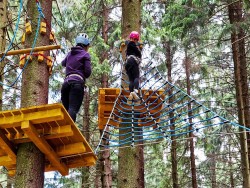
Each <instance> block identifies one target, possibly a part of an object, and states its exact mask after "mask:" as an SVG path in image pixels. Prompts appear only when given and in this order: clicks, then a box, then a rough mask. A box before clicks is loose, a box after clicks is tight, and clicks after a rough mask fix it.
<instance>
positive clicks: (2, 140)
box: [0, 130, 16, 162]
mask: <svg viewBox="0 0 250 188" xmlns="http://www.w3.org/2000/svg"><path fill="white" fill-rule="evenodd" d="M0 146H1V148H2V149H3V150H4V151H5V152H6V153H7V154H8V156H9V157H10V158H11V160H12V161H14V162H16V149H15V147H14V145H13V144H12V143H11V142H10V141H9V140H8V138H7V137H6V136H5V135H4V133H3V132H2V130H0Z"/></svg>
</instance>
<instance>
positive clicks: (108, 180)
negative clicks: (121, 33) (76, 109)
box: [99, 0, 112, 188]
mask: <svg viewBox="0 0 250 188" xmlns="http://www.w3.org/2000/svg"><path fill="white" fill-rule="evenodd" d="M106 4H107V2H106V1H105V0H102V17H103V23H102V38H103V40H104V42H105V44H107V45H108V19H109V10H108V7H107V6H106ZM107 59H108V51H107V50H105V51H104V52H103V53H102V54H101V58H100V64H102V63H103V62H104V61H105V60H107ZM101 83H102V88H108V75H107V74H106V73H103V74H102V80H101ZM106 131H109V127H107V128H106ZM102 134H103V130H100V136H102ZM104 138H108V135H107V134H104ZM102 142H103V144H104V145H108V144H109V143H108V140H106V139H103V140H102ZM100 155H101V156H100V158H99V160H100V167H101V169H100V171H101V184H102V187H103V188H110V187H112V170H111V161H110V150H104V151H102V152H101V153H100Z"/></svg>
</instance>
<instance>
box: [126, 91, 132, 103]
mask: <svg viewBox="0 0 250 188" xmlns="http://www.w3.org/2000/svg"><path fill="white" fill-rule="evenodd" d="M132 100H133V95H132V92H131V93H130V95H129V96H128V100H127V103H128V104H132Z"/></svg>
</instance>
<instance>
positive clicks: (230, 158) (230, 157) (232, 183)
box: [228, 144, 235, 188]
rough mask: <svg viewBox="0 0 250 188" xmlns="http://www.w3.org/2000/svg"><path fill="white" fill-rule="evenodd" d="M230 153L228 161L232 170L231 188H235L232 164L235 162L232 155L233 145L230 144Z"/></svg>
mask: <svg viewBox="0 0 250 188" xmlns="http://www.w3.org/2000/svg"><path fill="white" fill-rule="evenodd" d="M228 150H229V153H228V155H229V156H228V157H229V161H228V163H229V164H228V166H229V168H230V187H231V188H234V187H235V185H234V172H233V167H232V164H233V160H232V154H231V145H230V144H229V149H228Z"/></svg>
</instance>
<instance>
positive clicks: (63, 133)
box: [10, 125, 74, 144]
mask: <svg viewBox="0 0 250 188" xmlns="http://www.w3.org/2000/svg"><path fill="white" fill-rule="evenodd" d="M37 132H38V134H39V135H42V136H43V137H44V138H45V140H50V139H55V138H62V137H68V136H73V135H74V133H73V130H72V127H71V125H63V126H60V127H52V128H51V129H50V130H42V129H38V130H37ZM10 140H11V142H14V143H15V144H20V143H26V142H30V139H29V137H28V136H27V135H21V134H19V136H15V137H14V138H12V139H10Z"/></svg>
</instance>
